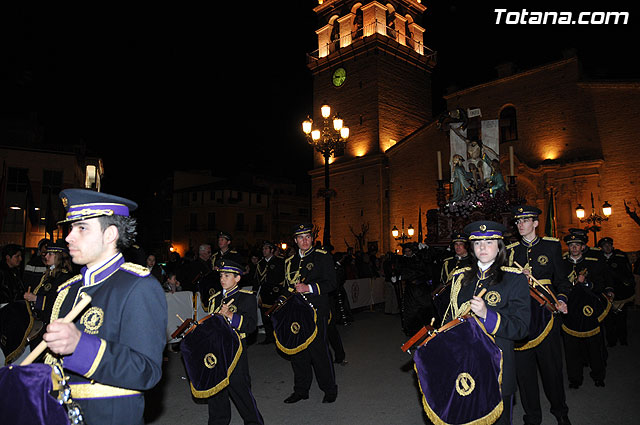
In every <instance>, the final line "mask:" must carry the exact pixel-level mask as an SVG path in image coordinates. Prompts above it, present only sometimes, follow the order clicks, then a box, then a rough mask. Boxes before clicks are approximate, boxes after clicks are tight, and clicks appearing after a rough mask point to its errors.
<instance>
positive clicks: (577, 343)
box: [562, 332, 606, 384]
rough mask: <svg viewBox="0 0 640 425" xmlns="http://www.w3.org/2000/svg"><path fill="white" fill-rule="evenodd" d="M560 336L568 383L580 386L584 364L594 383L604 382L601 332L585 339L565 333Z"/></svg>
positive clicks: (604, 367) (604, 369)
mask: <svg viewBox="0 0 640 425" xmlns="http://www.w3.org/2000/svg"><path fill="white" fill-rule="evenodd" d="M562 334H563V335H562V336H563V339H564V355H565V360H566V363H567V376H568V377H569V382H571V383H575V384H582V380H583V375H582V371H583V369H584V365H585V364H588V365H589V367H590V368H591V373H590V376H591V378H592V379H593V380H594V381H604V378H605V372H606V363H605V346H604V339H603V337H602V332H600V333H598V334H596V335H593V336H590V337H587V338H578V337H575V336H573V335H569V334H567V333H566V332H563V333H562Z"/></svg>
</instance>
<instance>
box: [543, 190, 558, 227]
mask: <svg viewBox="0 0 640 425" xmlns="http://www.w3.org/2000/svg"><path fill="white" fill-rule="evenodd" d="M544 233H545V235H547V236H552V237H554V238H555V237H556V234H557V229H556V203H555V201H554V196H553V188H550V189H549V206H548V207H547V222H546V224H545V226H544Z"/></svg>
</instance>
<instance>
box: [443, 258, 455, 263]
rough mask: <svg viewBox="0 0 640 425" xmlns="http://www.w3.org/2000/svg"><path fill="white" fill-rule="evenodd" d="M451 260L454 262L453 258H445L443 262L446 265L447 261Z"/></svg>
mask: <svg viewBox="0 0 640 425" xmlns="http://www.w3.org/2000/svg"><path fill="white" fill-rule="evenodd" d="M449 260H453V257H448V258H445V259H444V260H442V262H443V263H444V262H445V261H449Z"/></svg>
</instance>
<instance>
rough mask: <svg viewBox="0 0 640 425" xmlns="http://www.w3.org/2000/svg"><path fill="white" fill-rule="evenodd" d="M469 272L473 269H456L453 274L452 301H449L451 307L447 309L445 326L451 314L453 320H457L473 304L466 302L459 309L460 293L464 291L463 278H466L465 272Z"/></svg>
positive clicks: (443, 320) (443, 321)
mask: <svg viewBox="0 0 640 425" xmlns="http://www.w3.org/2000/svg"><path fill="white" fill-rule="evenodd" d="M469 270H471V267H464V268H461V269H456V270H454V271H453V272H452V281H451V299H450V301H449V307H447V311H446V312H445V314H444V319H442V324H443V325H444V324H445V320H446V318H447V316H448V315H449V313H451V318H452V319H455V318H456V317H458V315H459V314H460V312H462V311H464V310H465V309H466V308H467V307H468V306H469V304H470V303H471V302H470V301H465V302H464V303H463V304H462V305H461V306H460V307H458V294H459V293H460V289H462V278H463V277H464V272H466V271H469Z"/></svg>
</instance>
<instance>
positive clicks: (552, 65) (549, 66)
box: [443, 57, 578, 100]
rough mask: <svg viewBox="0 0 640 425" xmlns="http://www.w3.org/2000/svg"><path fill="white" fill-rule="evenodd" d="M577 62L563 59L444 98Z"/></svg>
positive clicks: (459, 91) (448, 98)
mask: <svg viewBox="0 0 640 425" xmlns="http://www.w3.org/2000/svg"><path fill="white" fill-rule="evenodd" d="M577 61H578V58H576V57H571V58H568V59H563V60H561V61H557V62H553V63H550V64H547V65H541V66H539V67H537V68H533V69H529V70H526V71H522V72H519V73H517V74H513V75H509V76H507V77H502V78H498V79H496V80H492V81H488V82H486V83H482V84H478V85H476V86H472V87H468V88H466V89H462V90H458V91H456V92H454V93H450V94H447V95H445V96H443V98H444V99H446V100H450V99H453V98H455V97H458V96H461V95H464V94H467V93H470V92H472V91H476V90H480V89H484V88H487V87H491V86H495V85H498V84H502V83H504V82H507V81H512V80H517V79H519V78H522V77H528V76H530V75H533V74H536V73H538V72H541V71H547V70H549V69H553V68H559V67H562V66H565V65H567V64H569V63H571V62H577Z"/></svg>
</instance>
